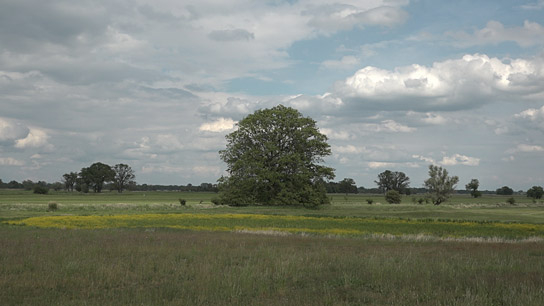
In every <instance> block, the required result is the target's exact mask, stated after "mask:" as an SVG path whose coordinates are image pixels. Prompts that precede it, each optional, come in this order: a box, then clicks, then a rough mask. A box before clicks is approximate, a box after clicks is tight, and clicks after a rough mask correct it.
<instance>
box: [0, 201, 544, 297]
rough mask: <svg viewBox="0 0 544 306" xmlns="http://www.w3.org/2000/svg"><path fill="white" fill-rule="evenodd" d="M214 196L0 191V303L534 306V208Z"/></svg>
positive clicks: (541, 256) (538, 262)
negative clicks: (240, 200)
mask: <svg viewBox="0 0 544 306" xmlns="http://www.w3.org/2000/svg"><path fill="white" fill-rule="evenodd" d="M214 196H215V194H213V193H179V192H151V193H141V192H134V193H123V194H117V193H103V194H77V193H74V194H71V193H51V194H49V195H35V194H32V193H30V192H23V191H12V190H9V191H5V190H4V191H2V190H0V301H2V302H1V304H2V305H44V304H47V305H72V304H73V305H81V304H87V305H104V304H106V305H111V304H117V305H125V304H142V305H180V304H183V305H212V304H213V305H361V304H368V305H398V304H402V305H542V302H543V301H544V241H543V239H544V204H543V203H539V202H537V203H533V201H532V200H531V199H528V198H526V197H515V200H516V204H515V205H510V204H507V203H506V200H507V199H508V198H509V197H499V196H487V197H486V196H484V198H481V199H477V200H474V199H471V198H470V197H467V196H455V197H454V198H453V199H452V201H450V202H448V203H446V204H445V205H440V206H433V205H430V204H423V205H420V204H417V202H416V203H414V201H413V199H412V197H405V198H404V199H403V203H402V204H399V205H390V204H386V203H385V201H384V198H383V196H368V195H350V196H347V197H346V196H344V195H333V196H331V197H332V200H333V201H332V204H331V205H327V206H324V207H322V208H320V209H317V210H309V209H304V208H289V207H223V206H214V205H212V204H211V199H212V197H214ZM416 197H417V196H416ZM180 198H181V199H185V200H187V204H186V205H185V206H181V205H180V203H179V199H180ZM367 199H372V200H373V204H372V205H369V204H367V201H366V200H367ZM52 202H54V203H57V205H58V210H56V211H47V210H48V204H49V203H52ZM23 224H24V225H23Z"/></svg>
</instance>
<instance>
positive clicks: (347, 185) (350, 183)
mask: <svg viewBox="0 0 544 306" xmlns="http://www.w3.org/2000/svg"><path fill="white" fill-rule="evenodd" d="M338 191H339V192H341V193H345V194H348V193H357V185H356V184H355V181H354V180H353V179H352V178H345V179H343V180H341V181H340V182H339V183H338Z"/></svg>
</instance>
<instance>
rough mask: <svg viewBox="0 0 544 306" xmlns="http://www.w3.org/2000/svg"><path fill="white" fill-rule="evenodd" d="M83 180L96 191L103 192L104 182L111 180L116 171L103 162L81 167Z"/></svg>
mask: <svg viewBox="0 0 544 306" xmlns="http://www.w3.org/2000/svg"><path fill="white" fill-rule="evenodd" d="M79 175H80V177H81V181H82V182H83V183H84V184H85V185H86V186H87V187H88V188H92V189H93V190H94V192H101V191H102V187H103V186H104V182H110V181H112V180H113V177H114V176H115V172H114V171H113V170H112V169H111V167H110V166H108V165H106V164H103V163H100V162H98V163H94V164H92V165H91V166H89V167H87V168H83V169H81V172H80V173H79Z"/></svg>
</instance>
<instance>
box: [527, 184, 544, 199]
mask: <svg viewBox="0 0 544 306" xmlns="http://www.w3.org/2000/svg"><path fill="white" fill-rule="evenodd" d="M543 195H544V189H543V188H542V187H541V186H533V187H531V189H529V190H527V196H528V197H530V198H533V199H535V200H536V199H542V196H543Z"/></svg>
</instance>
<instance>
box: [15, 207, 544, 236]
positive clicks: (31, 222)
mask: <svg viewBox="0 0 544 306" xmlns="http://www.w3.org/2000/svg"><path fill="white" fill-rule="evenodd" d="M5 223H7V224H11V225H27V226H35V227H43V228H65V229H104V228H176V229H184V230H205V231H275V232H287V233H309V234H320V235H348V236H365V235H366V236H368V235H372V234H387V235H395V236H403V235H426V236H431V237H433V236H434V237H444V238H448V237H453V238H455V237H486V238H494V237H498V238H505V239H526V238H532V237H544V224H520V223H499V222H474V221H455V220H434V219H422V220H421V219H392V218H388V219H383V218H354V217H343V218H338V217H312V216H293V215H291V216H289V215H287V216H284V215H262V214H203V213H198V214H196V213H193V214H187V213H185V214H130V215H94V216H73V215H65V216H41V217H31V218H26V219H21V220H11V221H6V222H5Z"/></svg>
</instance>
